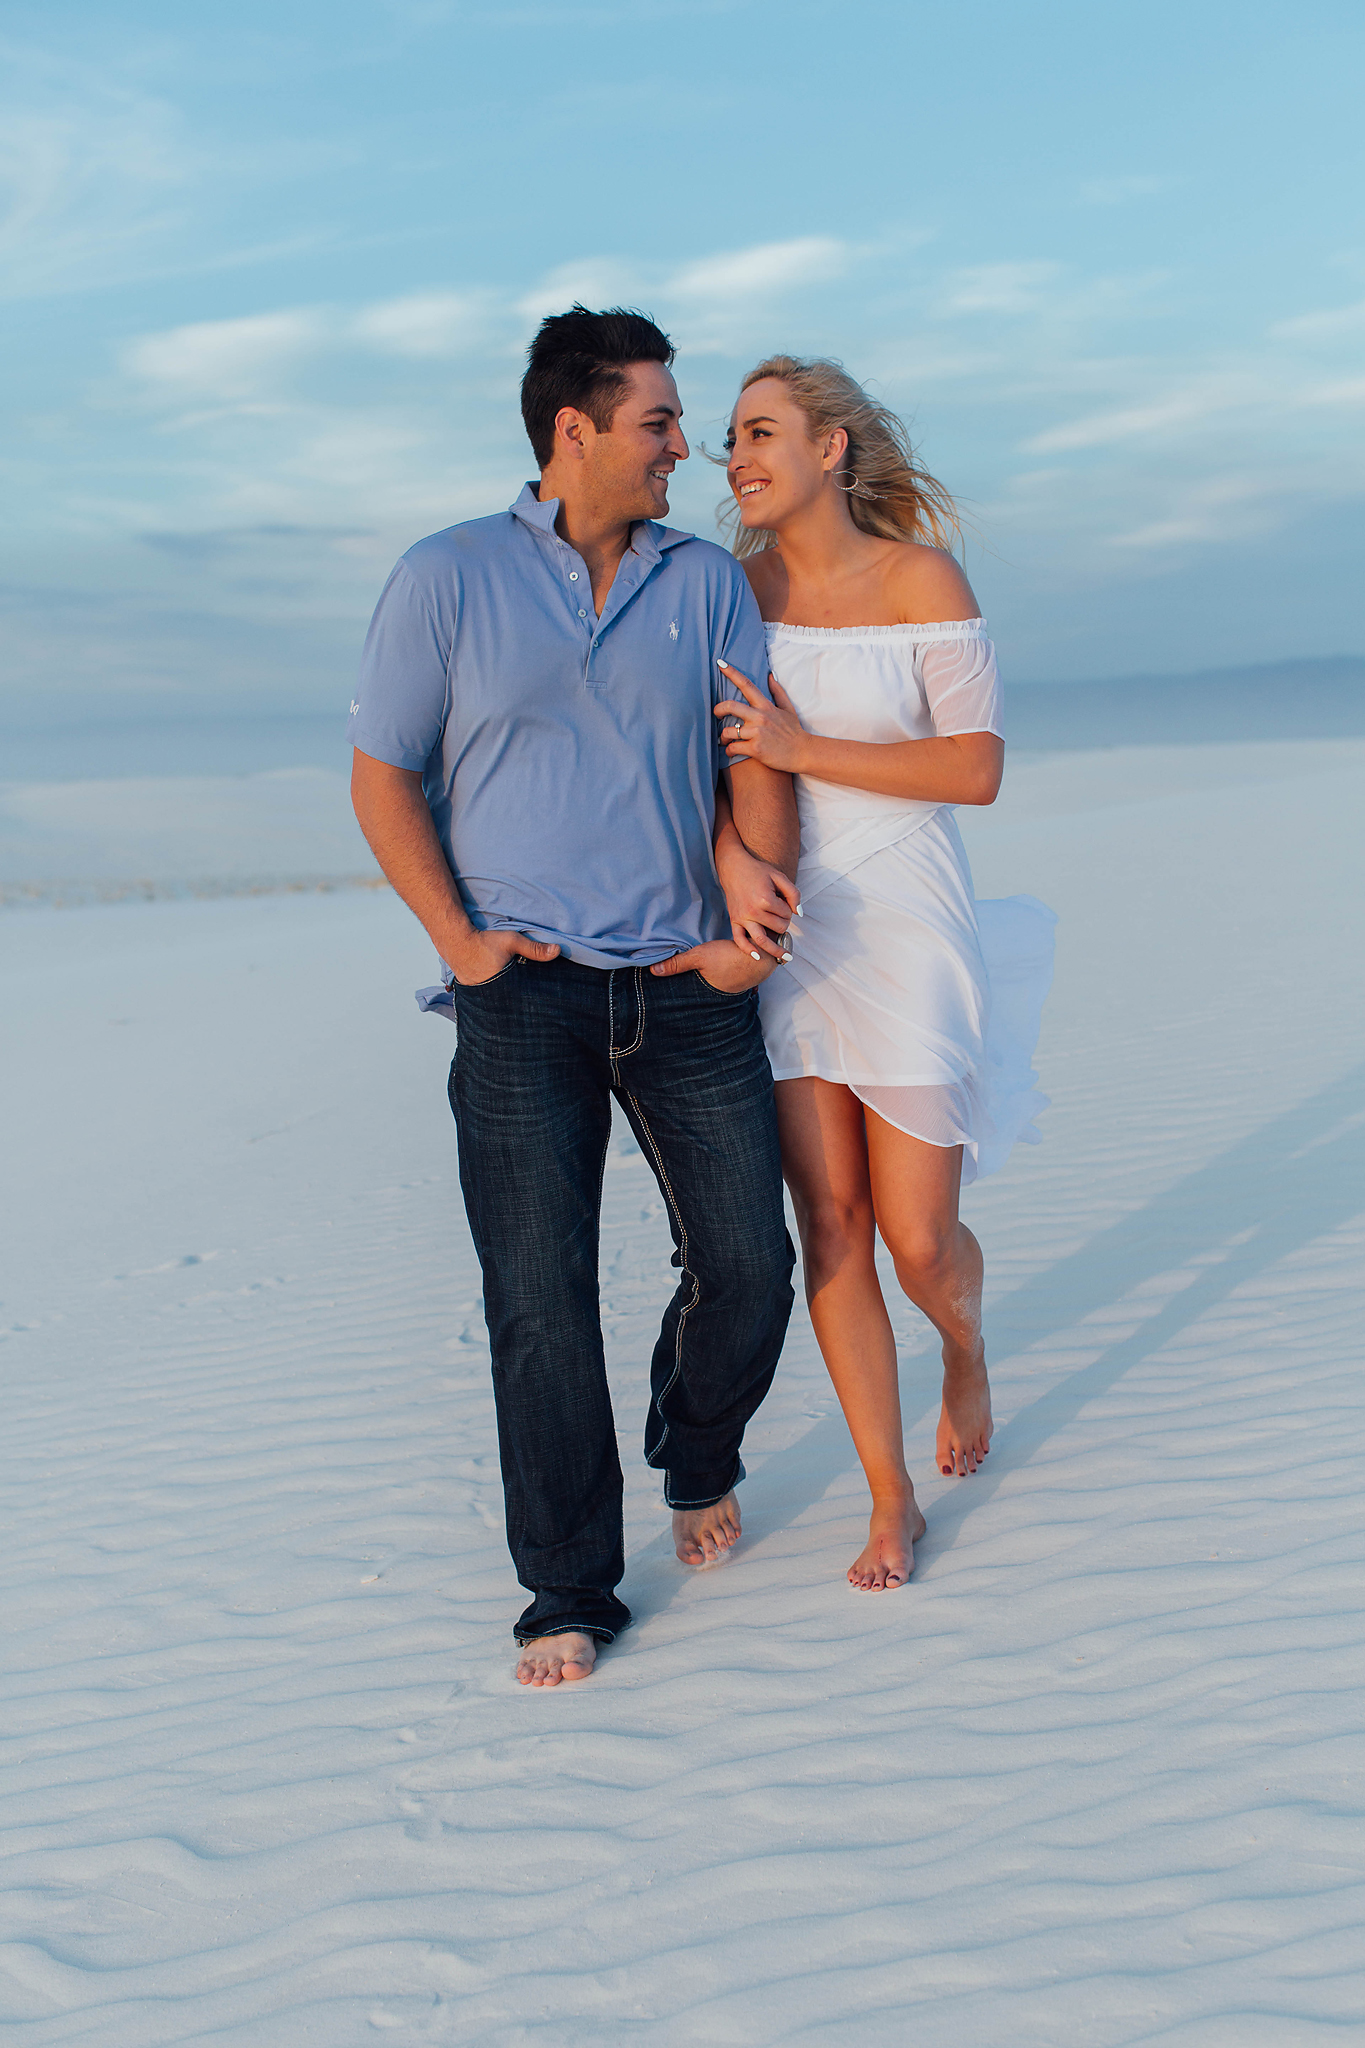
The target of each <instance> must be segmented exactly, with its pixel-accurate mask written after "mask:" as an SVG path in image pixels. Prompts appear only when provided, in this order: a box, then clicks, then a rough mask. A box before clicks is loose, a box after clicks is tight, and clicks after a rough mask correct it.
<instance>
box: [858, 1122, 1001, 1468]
mask: <svg viewBox="0 0 1365 2048" xmlns="http://www.w3.org/2000/svg"><path fill="white" fill-rule="evenodd" d="M866 1123H867V1157H868V1171H869V1178H870V1182H871V1188H872V1200H873V1206H874V1208H875V1210H876V1215H877V1228H878V1229H879V1230H880V1231H881V1234H882V1238H883V1241H884V1242H885V1244H886V1247H887V1249H888V1251H889V1252H890V1253H891V1256H892V1258H893V1259H894V1260H895V1264H896V1278H897V1279H898V1280H899V1281H900V1284H901V1286H902V1287H903V1288H904V1290H905V1292H906V1294H908V1295H909V1297H910V1299H911V1301H913V1302H914V1304H915V1306H916V1308H918V1309H922V1310H923V1312H924V1314H925V1315H926V1316H928V1318H929V1320H930V1322H931V1323H932V1324H933V1325H934V1328H935V1329H936V1330H937V1331H938V1333H939V1335H940V1337H942V1339H943V1410H942V1413H941V1414H940V1416H939V1424H938V1444H937V1455H938V1465H939V1470H940V1471H941V1472H956V1473H957V1474H958V1475H959V1476H960V1477H965V1476H966V1474H967V1473H968V1472H975V1470H976V1468H977V1466H978V1465H979V1464H980V1462H981V1460H982V1459H983V1458H984V1457H985V1455H986V1453H987V1451H988V1450H989V1448H990V1441H991V1429H992V1423H991V1390H990V1382H989V1381H988V1379H987V1377H986V1352H985V1346H984V1345H983V1344H982V1341H981V1247H980V1245H979V1244H978V1243H977V1241H976V1239H975V1238H974V1237H973V1236H972V1233H971V1231H970V1230H968V1228H967V1226H966V1224H965V1223H963V1222H961V1221H960V1220H959V1218H958V1213H957V1205H958V1196H959V1194H960V1193H961V1188H962V1147H961V1146H960V1145H953V1146H946V1145H926V1144H925V1143H924V1142H923V1140H922V1139H920V1138H911V1137H908V1136H907V1135H906V1133H905V1132H904V1131H898V1130H897V1129H896V1128H895V1126H894V1125H893V1124H888V1123H886V1122H885V1121H884V1120H883V1119H882V1118H881V1117H879V1116H877V1115H876V1114H875V1113H874V1111H872V1110H870V1109H869V1110H868V1111H867V1112H866Z"/></svg>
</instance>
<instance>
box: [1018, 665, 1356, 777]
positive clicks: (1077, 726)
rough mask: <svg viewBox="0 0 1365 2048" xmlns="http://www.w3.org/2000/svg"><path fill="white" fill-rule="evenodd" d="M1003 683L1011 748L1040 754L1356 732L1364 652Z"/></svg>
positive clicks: (1330, 737) (1340, 736) (1326, 736)
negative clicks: (1090, 679)
mask: <svg viewBox="0 0 1365 2048" xmlns="http://www.w3.org/2000/svg"><path fill="white" fill-rule="evenodd" d="M1006 688H1007V695H1006V720H1007V724H1006V730H1007V732H1008V734H1009V739H1010V743H1011V745H1012V746H1016V747H1027V748H1030V749H1038V750H1040V751H1041V750H1046V751H1048V752H1057V751H1064V752H1067V753H1072V752H1074V751H1076V750H1078V749H1082V748H1087V747H1140V746H1181V745H1185V746H1191V745H1211V744H1214V743H1216V742H1218V741H1220V740H1224V741H1225V740H1290V739H1313V740H1334V739H1359V738H1361V737H1362V736H1365V656H1361V655H1358V654H1346V655H1337V656H1333V657H1330V658H1327V659H1324V660H1317V661H1268V662H1263V663H1259V664H1257V665H1256V666H1255V667H1253V668H1215V669H1205V670H1203V671H1202V672H1201V673H1199V674H1197V675H1188V676H1124V677H1121V678H1119V679H1118V680H1117V681H1112V682H1103V683H1018V684H1016V685H1015V686H1014V687H1013V688H1009V685H1008V680H1007V685H1006Z"/></svg>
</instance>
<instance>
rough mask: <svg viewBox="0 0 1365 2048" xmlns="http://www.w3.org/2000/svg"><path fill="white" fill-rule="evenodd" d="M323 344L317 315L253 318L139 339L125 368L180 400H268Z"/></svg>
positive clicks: (174, 329) (196, 324)
mask: <svg viewBox="0 0 1365 2048" xmlns="http://www.w3.org/2000/svg"><path fill="white" fill-rule="evenodd" d="M326 339H327V327H326V324H325V322H324V320H323V318H322V316H321V315H320V314H318V313H316V312H311V311H302V310H295V311H292V312H283V313H255V314H249V315H248V316H247V317H246V318H244V319H240V320H200V321H195V322H194V323H192V324H191V325H189V326H186V327H172V328H171V329H169V331H168V332H166V333H164V334H148V335H144V336H143V337H142V339H141V340H140V341H135V342H133V343H131V344H130V346H129V347H128V349H127V351H126V353H125V356H124V363H125V367H126V368H127V369H128V370H129V371H131V373H132V374H133V376H135V377H137V378H140V379H141V380H142V381H143V382H144V383H147V384H151V385H159V386H161V387H163V389H165V390H167V391H168V392H171V393H174V394H175V395H177V396H178V397H180V398H182V399H187V398H195V399H201V400H203V399H206V400H209V401H210V402H212V403H216V404H227V403H232V402H233V401H241V400H244V399H258V398H260V397H262V396H265V395H267V394H268V393H270V392H271V391H273V389H274V387H275V386H276V384H277V382H278V379H279V374H280V372H281V371H282V370H284V369H285V368H290V367H292V366H293V365H294V364H295V363H297V362H298V361H299V360H300V359H301V358H302V357H304V356H307V355H312V354H314V353H315V352H316V351H317V350H318V348H320V347H321V346H322V345H323V344H324V343H325V341H326Z"/></svg>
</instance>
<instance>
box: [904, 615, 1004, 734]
mask: <svg viewBox="0 0 1365 2048" xmlns="http://www.w3.org/2000/svg"><path fill="white" fill-rule="evenodd" d="M919 669H920V675H921V677H922V678H923V681H924V695H925V699H926V701H927V703H928V706H929V715H930V717H931V718H932V719H933V721H934V731H935V732H936V733H937V734H938V735H939V737H940V739H944V738H947V737H948V736H949V735H951V734H953V733H964V732H993V733H994V734H995V735H996V737H997V738H998V739H1003V738H1004V736H1005V718H1004V711H1005V706H1004V693H1003V692H1002V690H1001V688H1000V673H999V670H998V669H997V668H996V665H995V649H994V647H993V646H992V645H991V642H990V641H989V640H988V639H987V638H986V635H985V634H984V633H964V634H963V635H962V636H961V638H954V639H952V640H934V641H930V642H929V643H928V645H927V646H925V647H923V648H921V649H920V651H919Z"/></svg>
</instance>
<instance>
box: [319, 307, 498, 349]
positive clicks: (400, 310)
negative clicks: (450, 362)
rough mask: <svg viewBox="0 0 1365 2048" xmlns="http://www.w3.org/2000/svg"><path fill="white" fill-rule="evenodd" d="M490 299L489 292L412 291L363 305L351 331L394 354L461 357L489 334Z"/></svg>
mask: <svg viewBox="0 0 1365 2048" xmlns="http://www.w3.org/2000/svg"><path fill="white" fill-rule="evenodd" d="M490 298H491V295H490V294H489V293H487V292H449V291H445V292H443V291H430V292H410V293H409V294H408V295H407V296H406V297H404V298H399V299H383V300H380V301H379V302H378V303H377V304H375V305H373V306H365V307H363V308H362V310H361V311H360V312H359V313H357V314H356V316H355V318H354V320H353V321H352V322H351V327H350V331H351V333H352V334H354V335H355V336H356V338H357V339H358V340H360V341H363V342H368V343H369V344H370V346H371V347H373V348H377V349H381V350H384V351H385V352H387V353H388V354H390V355H396V356H412V357H422V356H456V355H460V354H462V353H464V351H466V350H467V349H469V348H471V347H474V346H477V344H478V343H479V342H481V341H482V340H483V339H484V338H485V336H486V334H487V332H488V326H489V316H490Z"/></svg>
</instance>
